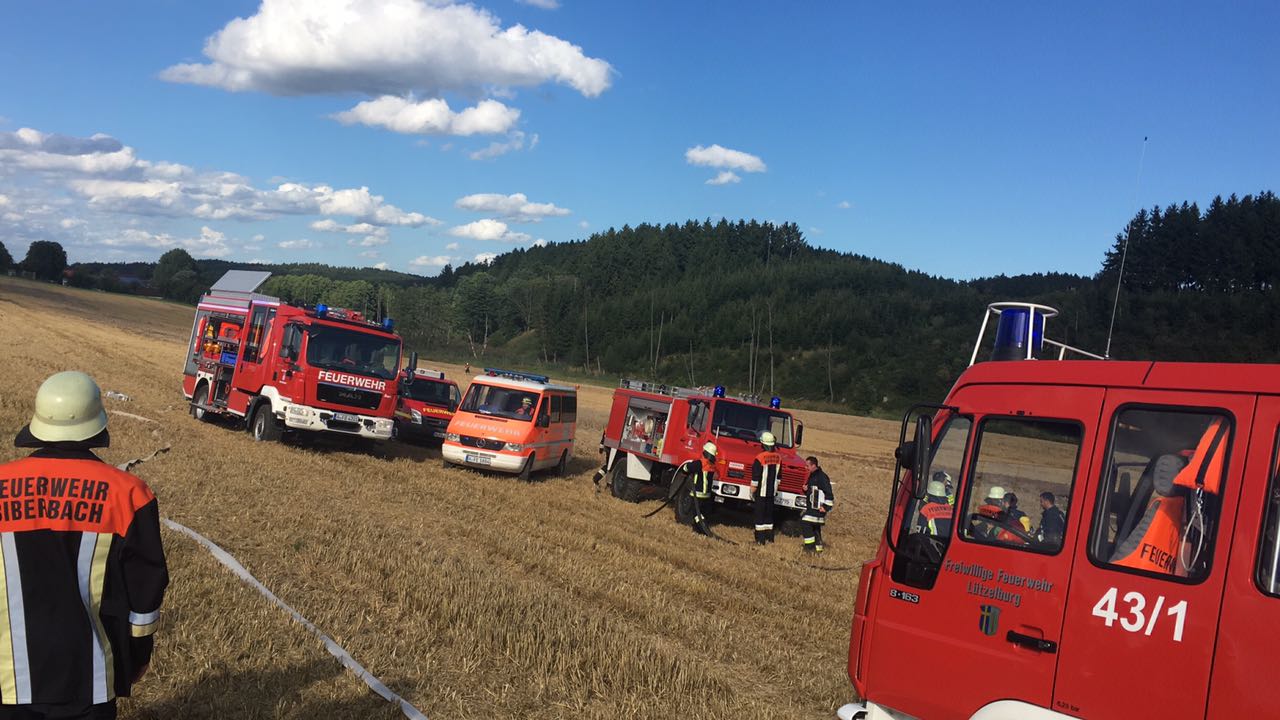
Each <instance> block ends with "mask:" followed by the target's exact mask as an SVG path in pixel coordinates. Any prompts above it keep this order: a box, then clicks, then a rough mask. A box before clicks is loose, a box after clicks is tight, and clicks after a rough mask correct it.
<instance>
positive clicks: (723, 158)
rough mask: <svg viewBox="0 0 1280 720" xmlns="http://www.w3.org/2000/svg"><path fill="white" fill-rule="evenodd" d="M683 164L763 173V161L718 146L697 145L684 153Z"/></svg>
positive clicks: (764, 168)
mask: <svg viewBox="0 0 1280 720" xmlns="http://www.w3.org/2000/svg"><path fill="white" fill-rule="evenodd" d="M684 159H685V162H687V163H689V164H690V165H699V166H702V167H710V168H718V169H728V170H741V171H742V172H749V173H756V172H764V171H765V170H766V169H767V168H766V167H765V164H764V161H763V160H761V159H760V158H759V157H757V156H755V155H752V154H750V153H745V152H742V151H741V150H730V149H729V148H726V147H721V146H719V145H712V146H711V147H703V146H701V145H698V146H696V147H691V148H689V149H688V150H686V151H685V152H684Z"/></svg>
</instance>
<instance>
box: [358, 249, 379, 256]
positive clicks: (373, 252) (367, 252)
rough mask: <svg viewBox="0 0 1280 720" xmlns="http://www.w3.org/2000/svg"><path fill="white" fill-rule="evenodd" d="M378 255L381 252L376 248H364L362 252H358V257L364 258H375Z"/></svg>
mask: <svg viewBox="0 0 1280 720" xmlns="http://www.w3.org/2000/svg"><path fill="white" fill-rule="evenodd" d="M380 255H382V253H380V252H378V251H377V250H365V251H364V252H362V253H360V257H364V258H376V257H378V256H380Z"/></svg>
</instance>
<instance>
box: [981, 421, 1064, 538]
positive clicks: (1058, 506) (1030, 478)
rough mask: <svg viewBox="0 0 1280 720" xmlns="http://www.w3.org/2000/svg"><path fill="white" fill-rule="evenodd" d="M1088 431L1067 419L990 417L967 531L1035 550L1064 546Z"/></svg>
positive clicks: (983, 431)
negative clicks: (1069, 505)
mask: <svg viewBox="0 0 1280 720" xmlns="http://www.w3.org/2000/svg"><path fill="white" fill-rule="evenodd" d="M1083 435H1084V429H1083V428H1082V427H1081V426H1080V424H1079V423H1076V422H1068V421H1064V420H1029V419H1024V418H1011V417H1001V418H988V419H986V420H984V421H983V422H982V425H981V427H980V429H979V432H978V436H977V440H976V442H975V444H974V451H973V453H974V461H973V473H972V478H973V479H972V481H971V482H970V483H969V487H968V492H967V493H966V497H967V498H968V501H967V503H966V505H965V512H964V521H963V524H962V527H961V535H962V536H963V537H964V538H965V539H966V540H969V541H972V542H979V543H989V544H993V545H1001V546H1004V547H1010V548H1014V549H1017V550H1026V551H1030V552H1043V553H1057V552H1058V551H1059V550H1061V549H1062V542H1063V536H1064V535H1065V533H1066V516H1067V504H1068V503H1069V502H1070V499H1071V488H1072V485H1073V484H1074V482H1075V475H1076V464H1077V463H1078V462H1079V458H1080V442H1081V438H1082V437H1083Z"/></svg>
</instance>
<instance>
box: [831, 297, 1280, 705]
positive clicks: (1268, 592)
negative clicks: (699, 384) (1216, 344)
mask: <svg viewBox="0 0 1280 720" xmlns="http://www.w3.org/2000/svg"><path fill="white" fill-rule="evenodd" d="M1055 314H1056V311H1054V310H1053V309H1052V308H1047V307H1044V306H1040V305H1033V304H1028V303H996V304H993V305H992V306H991V307H990V308H989V312H988V313H987V315H986V316H985V319H984V322H983V331H982V332H980V333H979V337H978V344H977V345H975V348H974V356H973V359H974V360H976V359H977V356H978V352H979V348H980V347H983V346H984V343H983V335H984V334H985V330H986V327H987V322H986V320H989V319H990V318H991V317H993V316H995V317H998V325H997V328H996V333H995V342H994V343H992V345H993V346H994V351H993V354H992V359H993V360H999V362H983V363H977V364H971V366H970V367H969V369H968V370H966V371H965V372H964V373H963V374H962V375H961V376H960V378H959V380H958V381H957V382H956V384H955V386H954V387H953V388H952V389H951V392H950V393H949V394H948V396H947V398H946V400H945V402H944V403H942V404H941V405H921V406H917V407H916V408H913V410H912V411H911V412H909V413H908V414H907V416H906V417H904V419H903V425H902V433H901V438H900V440H901V441H902V442H901V445H900V447H899V449H898V453H897V456H898V461H899V463H898V468H897V470H896V471H895V478H894V484H893V488H892V493H891V496H890V506H889V512H888V519H887V522H886V525H885V528H884V536H883V538H882V541H881V543H880V548H879V550H878V551H877V553H876V555H875V557H874V558H873V559H872V560H870V561H868V562H867V563H866V564H865V565H864V566H863V568H862V574H861V578H860V581H859V584H858V591H857V596H856V600H855V605H854V616H853V631H852V636H851V640H850V646H849V665H848V672H849V677H850V679H851V680H852V681H853V684H854V687H855V688H856V689H857V691H858V694H859V695H860V696H861V697H862V698H863V700H864V704H862V705H849V706H845V707H844V708H841V709H840V712H839V715H840V717H842V718H855V717H861V718H869V719H870V718H904V717H911V718H928V719H929V720H933V719H934V718H940V719H943V720H946V719H948V718H981V719H983V720H1003V719H1013V718H1018V719H1023V718H1030V719H1032V720H1049V719H1051V718H1069V717H1079V718H1139V717H1141V718H1146V717H1151V718H1212V719H1217V718H1262V717H1277V716H1278V715H1280V709H1278V705H1277V701H1276V695H1275V692H1276V690H1275V687H1276V682H1277V680H1278V679H1280V675H1278V674H1277V672H1276V670H1275V664H1274V656H1275V653H1276V652H1277V648H1280V543H1277V526H1278V525H1280V472H1278V470H1280V365H1228V364H1214V363H1173V362H1118V361H1103V360H1101V359H1083V360H1067V359H1063V358H1064V357H1065V353H1066V352H1068V351H1072V352H1080V351H1076V350H1075V349H1074V348H1069V347H1067V346H1064V345H1062V344H1061V343H1055V342H1054V341H1051V340H1048V339H1047V338H1045V337H1044V334H1043V333H1044V322H1045V319H1046V318H1050V317H1053V316H1054V315H1055ZM1046 345H1049V346H1053V347H1056V348H1058V352H1057V358H1058V359H1056V360H1053V359H1034V358H1036V357H1037V356H1039V355H1041V354H1044V353H1045V352H1046V348H1045V346H1046ZM1084 354H1085V355H1088V354H1087V353H1084ZM1089 357H1093V358H1097V356H1089ZM1016 360H1023V361H1022V362H1017V361H1016ZM912 417H915V418H916V424H915V432H914V436H913V439H910V440H908V438H907V429H908V426H909V422H910V419H911V418H912Z"/></svg>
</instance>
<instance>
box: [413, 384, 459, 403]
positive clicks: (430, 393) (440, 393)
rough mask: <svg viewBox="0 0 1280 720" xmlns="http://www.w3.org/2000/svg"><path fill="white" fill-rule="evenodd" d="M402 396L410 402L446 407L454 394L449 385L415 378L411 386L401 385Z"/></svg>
mask: <svg viewBox="0 0 1280 720" xmlns="http://www.w3.org/2000/svg"><path fill="white" fill-rule="evenodd" d="M400 389H401V390H402V391H403V392H402V394H403V395H404V396H405V397H407V398H409V399H410V400H417V401H418V402H424V403H431V404H432V405H448V404H449V401H450V400H451V399H452V398H453V393H454V392H456V390H454V388H453V386H452V385H450V384H449V383H444V382H436V381H434V380H423V379H422V378H416V379H414V381H413V384H411V385H401V386H400Z"/></svg>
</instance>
